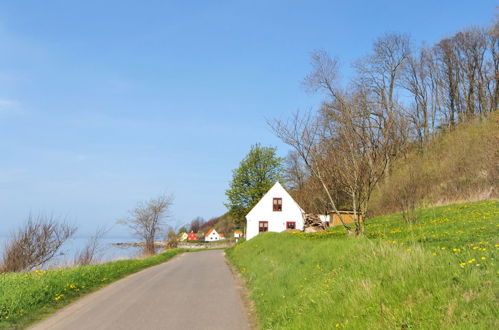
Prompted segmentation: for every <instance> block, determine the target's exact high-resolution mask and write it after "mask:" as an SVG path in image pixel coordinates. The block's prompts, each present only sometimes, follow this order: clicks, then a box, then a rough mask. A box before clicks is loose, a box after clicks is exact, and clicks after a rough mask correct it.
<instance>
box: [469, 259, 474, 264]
mask: <svg viewBox="0 0 499 330" xmlns="http://www.w3.org/2000/svg"><path fill="white" fill-rule="evenodd" d="M475 261H476V260H475V258H473V259H470V260H468V263H469V264H472V263H474V262H475Z"/></svg>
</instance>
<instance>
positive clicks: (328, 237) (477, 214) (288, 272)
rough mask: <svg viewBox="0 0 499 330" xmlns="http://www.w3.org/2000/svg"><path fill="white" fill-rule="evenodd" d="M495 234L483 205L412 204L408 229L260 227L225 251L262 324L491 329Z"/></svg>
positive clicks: (496, 217) (392, 218)
mask: <svg viewBox="0 0 499 330" xmlns="http://www.w3.org/2000/svg"><path fill="white" fill-rule="evenodd" d="M498 234H499V202H497V201H487V202H478V203H466V204H454V205H449V206H443V207H436V208H429V209H425V210H421V221H420V222H418V223H417V224H413V225H408V224H404V223H403V222H402V219H401V216H400V215H389V216H385V217H378V218H376V219H372V220H371V221H370V222H369V225H368V226H367V228H366V238H353V237H347V236H346V235H345V233H344V230H343V229H341V228H333V229H331V230H330V231H328V232H325V233H319V234H304V233H280V234H277V233H265V234H263V235H259V236H257V237H255V238H253V239H251V240H250V241H248V242H245V243H243V244H238V245H236V246H235V247H233V248H230V249H228V250H227V257H228V259H229V260H230V261H231V262H232V263H233V264H234V265H235V266H236V268H237V269H238V270H239V271H240V273H241V274H242V275H243V277H244V278H245V279H246V281H247V285H248V288H249V290H250V294H251V298H252V300H253V301H254V302H255V305H256V312H257V315H258V318H259V323H260V326H261V327H262V328H263V329H331V328H350V329H357V328H369V329H384V328H418V329H442V328H444V329H445V328H452V329H456V328H457V329H470V328H481V329H493V328H496V329H497V328H499V321H498V317H497V315H499V310H498V299H497V295H498V292H499V286H498V280H497V277H498V275H499V270H498V267H497V263H496V254H497V249H498V247H499V244H498V243H499V235H498ZM369 237H370V238H369Z"/></svg>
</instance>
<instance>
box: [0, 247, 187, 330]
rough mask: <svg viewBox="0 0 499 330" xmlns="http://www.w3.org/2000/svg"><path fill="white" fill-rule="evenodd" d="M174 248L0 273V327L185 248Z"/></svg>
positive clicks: (21, 322) (28, 319)
mask: <svg viewBox="0 0 499 330" xmlns="http://www.w3.org/2000/svg"><path fill="white" fill-rule="evenodd" d="M184 251H186V250H183V249H173V250H168V251H166V252H163V253H161V254H158V255H155V256H153V257H149V258H145V259H132V260H119V261H114V262H108V263H104V264H99V265H90V266H82V267H75V268H68V269H58V270H48V271H44V270H36V271H34V272H30V273H18V274H2V275H0V328H23V327H26V326H27V325H29V324H31V323H33V322H34V321H36V320H39V319H40V318H42V317H43V316H45V315H47V314H49V313H51V312H53V311H55V310H56V309H59V308H61V307H63V306H65V305H67V304H68V303H70V302H71V301H73V300H75V299H76V298H78V297H80V296H82V295H84V294H86V293H89V292H91V291H94V290H96V289H98V288H100V287H103V286H105V285H107V284H109V283H111V282H113V281H116V280H118V279H120V278H123V277H125V276H126V275H129V274H132V273H135V272H137V271H139V270H142V269H144V268H147V267H150V266H154V265H158V264H160V263H162V262H165V261H167V260H169V259H171V258H172V257H173V256H175V255H177V254H179V253H181V252H184Z"/></svg>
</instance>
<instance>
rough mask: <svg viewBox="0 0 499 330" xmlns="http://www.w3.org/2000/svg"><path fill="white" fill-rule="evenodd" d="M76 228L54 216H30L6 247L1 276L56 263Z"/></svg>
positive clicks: (0, 271) (1, 265) (0, 270)
mask: <svg viewBox="0 0 499 330" xmlns="http://www.w3.org/2000/svg"><path fill="white" fill-rule="evenodd" d="M76 229H77V228H76V227H75V226H72V225H70V224H68V223H66V222H64V221H63V222H60V221H57V220H55V219H54V218H53V217H46V216H40V215H39V216H37V217H33V216H32V215H30V216H29V217H28V220H27V222H26V224H25V225H23V226H21V228H19V230H18V231H17V232H16V233H15V234H14V235H13V237H12V239H10V240H9V241H8V242H7V243H6V245H5V248H4V252H3V257H2V263H1V264H0V273H3V272H20V271H29V270H32V269H34V268H36V267H41V266H43V265H45V264H46V263H47V262H49V261H50V260H52V259H53V258H54V257H55V255H56V253H57V251H59V249H60V248H61V246H62V245H63V244H64V242H66V241H67V240H68V239H69V238H70V237H71V236H73V234H74V233H75V232H76Z"/></svg>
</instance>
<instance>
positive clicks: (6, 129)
mask: <svg viewBox="0 0 499 330" xmlns="http://www.w3.org/2000/svg"><path fill="white" fill-rule="evenodd" d="M495 12H496V2H495V1H488V0H482V1H456V0H454V1H395V0H394V1H310V0H309V1H272V0H264V1H260V0H258V1H255V0H253V1H123V0H120V1H90V0H87V1H64V0H59V1H55V0H53V1H22V0H19V1H18V0H16V1H2V2H1V3H0V44H1V52H0V155H1V157H0V235H5V234H8V233H9V232H11V231H12V230H13V229H14V228H15V227H16V225H17V224H19V223H21V222H23V221H24V219H25V218H26V216H27V215H28V214H29V213H30V212H32V213H45V214H53V215H56V216H62V217H66V218H67V219H69V220H71V221H73V222H75V223H77V224H78V225H79V227H80V234H88V233H91V232H93V230H94V229H95V228H96V227H97V226H98V225H108V226H110V225H113V224H114V223H115V222H116V219H117V218H120V217H122V216H124V215H126V212H127V210H128V209H130V208H131V207H133V206H134V205H135V203H136V202H138V201H141V200H144V199H148V198H150V197H154V196H157V195H158V194H160V193H164V192H167V193H173V194H174V195H175V204H174V206H173V208H172V212H171V216H172V219H173V223H174V224H181V223H186V222H188V221H190V220H191V219H192V218H194V217H196V216H198V215H199V216H203V217H205V218H210V217H213V216H217V215H221V214H223V213H224V212H225V207H224V205H223V203H224V201H225V195H224V192H225V189H226V188H227V186H228V182H229V180H230V178H231V175H232V172H231V171H232V169H233V168H235V167H237V165H238V163H239V162H240V160H241V159H242V158H243V157H244V155H245V154H246V153H247V152H248V150H249V147H250V146H251V145H252V144H254V143H256V142H260V143H262V144H264V145H273V146H277V147H278V148H279V153H280V154H281V155H283V156H284V155H285V154H286V153H287V147H286V146H284V145H282V144H281V143H280V142H279V140H278V139H277V138H276V137H274V136H273V134H272V132H271V131H270V129H269V128H268V126H267V124H266V119H271V118H286V117H287V116H289V115H290V114H291V113H292V112H293V111H295V110H297V109H309V108H314V107H316V106H317V104H318V103H319V100H320V99H319V97H318V96H314V95H309V94H307V93H306V92H305V91H304V90H303V88H302V87H301V86H300V82H301V80H302V79H303V77H304V76H305V75H306V74H307V72H308V71H309V70H310V65H309V55H310V52H311V51H313V50H315V49H325V50H327V51H328V52H330V53H331V54H333V55H335V56H337V57H339V58H340V60H341V62H342V63H343V66H344V68H345V71H344V74H345V76H348V75H349V74H350V73H351V70H350V69H349V66H350V63H351V62H352V61H353V60H355V59H357V58H358V57H361V56H363V55H366V54H367V53H368V52H369V50H370V47H371V44H372V42H373V40H374V39H375V38H376V37H378V36H380V35H381V34H383V33H385V32H402V33H409V34H410V35H411V36H412V37H413V39H414V41H415V44H419V43H421V42H422V41H426V42H428V43H432V42H435V41H437V40H439V39H440V38H442V37H444V36H449V35H451V34H453V33H454V32H456V31H458V30H459V29H461V28H463V27H466V26H470V25H484V24H487V23H489V22H491V20H492V17H493V16H494V13H495ZM125 233H126V229H125V228H120V227H118V226H115V227H114V228H113V230H112V231H111V234H112V235H123V234H125Z"/></svg>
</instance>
